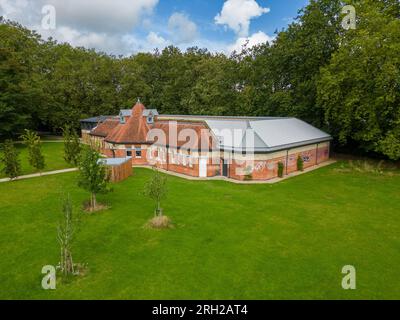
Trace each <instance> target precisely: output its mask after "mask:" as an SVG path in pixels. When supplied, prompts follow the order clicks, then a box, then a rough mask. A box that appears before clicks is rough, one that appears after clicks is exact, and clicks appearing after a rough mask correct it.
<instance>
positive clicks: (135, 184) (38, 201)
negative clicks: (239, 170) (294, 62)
mask: <svg viewBox="0 0 400 320" xmlns="http://www.w3.org/2000/svg"><path fill="white" fill-rule="evenodd" d="M339 166H340V164H335V165H332V166H329V167H325V168H322V169H319V170H316V171H313V172H310V173H307V174H304V175H301V176H299V177H295V178H292V179H289V180H286V181H283V182H281V183H278V184H274V185H236V184H232V183H228V182H224V181H187V180H183V179H180V178H177V177H170V176H169V177H168V186H169V196H168V198H167V200H166V201H165V202H164V204H163V207H164V211H165V214H166V215H168V216H170V217H171V218H172V220H173V221H174V223H175V228H174V229H171V230H166V231H154V230H149V229H146V228H143V225H145V224H146V222H147V221H148V219H149V218H151V217H152V210H153V205H152V203H151V202H149V201H148V200H147V199H146V198H144V197H143V195H142V193H141V191H142V189H143V185H144V184H145V182H146V181H147V179H148V178H149V177H150V175H151V171H150V170H147V169H135V172H134V173H135V174H134V176H133V177H131V178H130V179H128V180H125V181H124V182H121V183H119V184H116V185H114V192H112V193H110V194H107V195H103V196H101V197H100V200H101V201H103V202H106V203H108V204H110V205H111V206H112V207H111V209H109V210H107V211H104V212H100V213H96V214H92V215H87V214H86V215H85V216H84V218H83V221H82V230H81V232H80V233H79V234H78V238H77V243H76V246H75V248H74V251H73V257H74V260H75V262H84V263H87V264H88V267H89V271H88V273H87V274H86V275H85V276H84V277H80V278H77V279H75V280H74V281H72V282H71V283H68V284H59V283H58V285H57V289H56V290H54V291H51V292H50V291H45V290H43V289H41V285H40V284H41V279H42V274H41V269H42V266H44V265H47V264H51V265H56V264H57V263H58V261H59V257H58V254H59V247H58V244H57V240H56V233H57V231H56V227H57V221H58V218H59V216H60V213H59V211H60V210H59V209H60V201H59V196H60V194H61V192H69V193H70V194H71V197H72V199H73V200H74V203H75V206H76V210H80V208H81V203H82V202H83V201H84V200H85V199H86V198H87V197H88V194H87V193H85V192H83V191H81V190H80V189H79V188H77V187H76V173H68V174H61V175H56V176H47V177H40V178H35V179H29V180H23V181H15V182H7V183H2V184H0V250H1V253H2V254H1V260H0V298H1V299H14V298H22V299H28V298H29V299H31V298H32V299H91V298H99V299H114V298H120V299H279V298H283V299H297V298H300V299H328V298H329V299H360V298H367V299H378V298H386V299H399V298H400V276H399V265H400V236H399V235H400V232H399V231H400V214H399V212H400V176H399V175H398V174H395V175H380V174H374V173H368V174H367V173H362V172H355V171H350V172H342V171H340V170H339ZM349 264H350V265H354V266H355V267H356V270H357V290H352V291H345V290H343V289H342V288H341V281H342V277H343V275H342V274H341V269H342V267H343V266H344V265H349Z"/></svg>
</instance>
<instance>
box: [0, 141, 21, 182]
mask: <svg viewBox="0 0 400 320" xmlns="http://www.w3.org/2000/svg"><path fill="white" fill-rule="evenodd" d="M2 151H3V155H2V157H1V158H0V162H1V163H3V166H4V167H3V169H2V171H3V172H4V173H5V174H6V175H7V176H8V177H9V178H10V179H14V178H16V177H18V176H19V175H20V174H21V163H20V160H19V158H18V155H19V154H18V151H17V149H16V148H15V146H14V143H13V141H12V140H6V141H5V142H4V144H3V146H2Z"/></svg>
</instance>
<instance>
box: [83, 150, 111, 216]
mask: <svg viewBox="0 0 400 320" xmlns="http://www.w3.org/2000/svg"><path fill="white" fill-rule="evenodd" d="M108 183H109V175H108V171H107V168H106V166H105V165H104V164H103V163H102V161H101V157H100V154H99V153H98V152H97V151H95V150H93V149H91V148H90V147H88V146H86V147H85V148H84V149H83V151H82V154H81V160H80V162H79V180H78V185H79V186H80V187H81V188H83V189H85V190H87V191H89V192H90V211H93V210H95V209H96V207H97V201H96V194H98V193H107V192H109V191H110V187H109V185H108Z"/></svg>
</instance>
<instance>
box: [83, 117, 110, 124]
mask: <svg viewBox="0 0 400 320" xmlns="http://www.w3.org/2000/svg"><path fill="white" fill-rule="evenodd" d="M112 117H113V116H98V117H91V118H87V119H82V120H80V122H90V123H99V122H103V121H105V120H106V119H109V118H112Z"/></svg>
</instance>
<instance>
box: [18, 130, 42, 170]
mask: <svg viewBox="0 0 400 320" xmlns="http://www.w3.org/2000/svg"><path fill="white" fill-rule="evenodd" d="M21 138H22V139H23V140H24V143H25V145H26V146H27V148H28V160H29V164H30V165H31V166H32V167H34V168H36V169H37V170H39V172H42V170H43V169H44V167H45V161H44V156H43V154H42V149H41V142H40V137H39V136H38V135H37V133H36V132H33V131H30V130H27V129H25V133H24V134H23V135H22V136H21Z"/></svg>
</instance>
